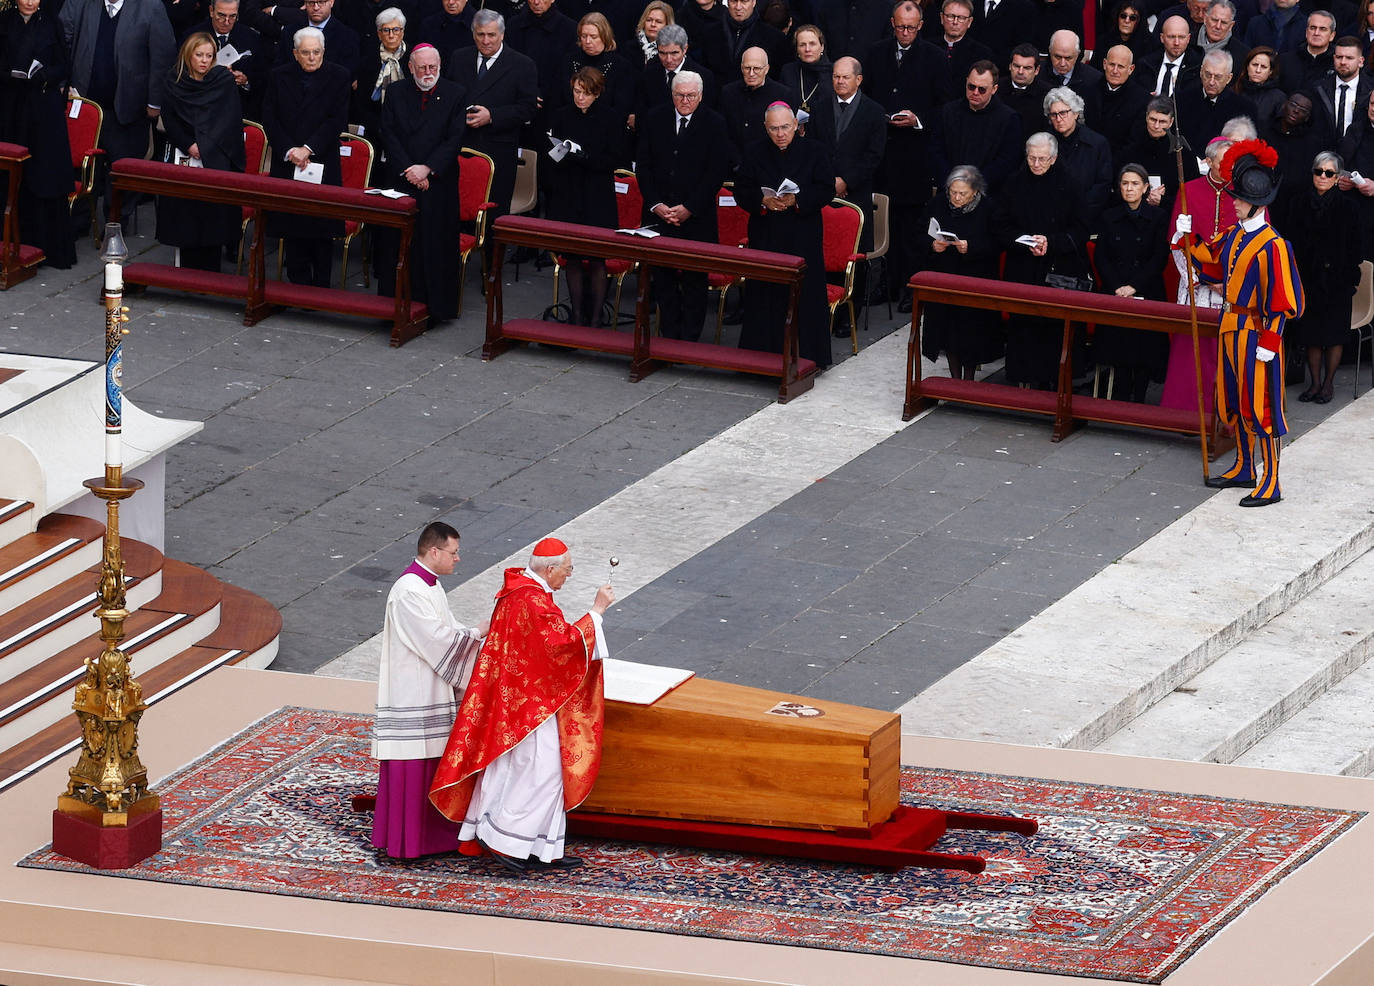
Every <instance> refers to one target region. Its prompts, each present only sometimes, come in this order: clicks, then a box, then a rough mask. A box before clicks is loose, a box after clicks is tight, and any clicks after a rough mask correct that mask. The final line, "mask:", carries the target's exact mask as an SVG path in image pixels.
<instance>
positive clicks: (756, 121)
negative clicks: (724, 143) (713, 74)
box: [720, 79, 796, 170]
mask: <svg viewBox="0 0 1374 986" xmlns="http://www.w3.org/2000/svg"><path fill="white" fill-rule="evenodd" d="M787 97H788V92H787V87H786V86H784V85H783V84H782V83H781V82H774V81H773V80H772V79H764V80H763V85H761V86H756V87H754V88H752V89H751V88H750V87H749V86H747V85H745V84H744V80H743V79H739V80H737V81H735V82H731V83H730V84H729V85H727V86H726V87H725V88H724V89H722V90H721V91H720V112H721V114H722V115H723V116H724V117H725V130H726V133H727V134H728V135H729V138H730V165H731V169H732V170H733V168H735V167H737V166H738V165H739V162H740V161H741V160H743V158H744V149H745V148H746V147H748V146H749V145H750V144H752V143H753V142H754V141H756V140H759V139H760V138H762V137H763V135H764V133H765V131H764V129H763V114H764V113H765V112H766V111H767V109H768V107H769V106H771V105H773V104H774V103H776V102H778V101H779V100H781V101H782V102H784V103H786V102H787ZM789 105H791V104H789ZM793 109H796V107H793Z"/></svg>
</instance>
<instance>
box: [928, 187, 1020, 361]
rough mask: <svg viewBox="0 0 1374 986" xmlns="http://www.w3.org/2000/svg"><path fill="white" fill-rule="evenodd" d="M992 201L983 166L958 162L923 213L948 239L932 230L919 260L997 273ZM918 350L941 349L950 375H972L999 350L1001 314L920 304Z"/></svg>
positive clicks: (972, 272) (931, 355) (956, 270)
mask: <svg viewBox="0 0 1374 986" xmlns="http://www.w3.org/2000/svg"><path fill="white" fill-rule="evenodd" d="M992 219H993V205H992V203H991V202H990V201H989V200H988V198H987V182H986V181H984V180H983V175H982V172H980V171H979V170H978V169H977V168H975V167H973V166H972V165H968V164H961V165H959V166H958V167H957V168H955V169H954V170H953V171H951V172H950V173H949V177H948V178H946V179H945V194H944V195H943V196H940V195H937V196H935V198H933V199H931V202H930V205H929V206H928V207H927V209H926V214H925V216H924V217H922V219H921V229H923V230H929V229H930V224H931V221H932V220H933V221H934V222H935V223H936V224H937V225H938V226H939V227H940V230H942V231H943V232H945V233H947V234H950V235H951V236H955V237H956V239H954V240H948V239H946V238H943V237H938V236H931V237H930V238H929V240H928V242H927V245H926V251H925V256H924V258H923V260H922V264H921V268H922V269H923V270H933V271H940V272H941V273H944V274H963V275H965V276H967V277H988V278H996V277H997V258H998V257H999V256H1000V255H1001V253H1002V247H1001V246H1000V245H999V244H998V242H997V240H996V237H995V236H994V235H993V223H992ZM921 310H922V312H924V316H925V317H924V318H923V319H922V321H921V354H922V355H923V356H925V358H926V359H928V360H936V359H938V358H939V356H940V353H941V352H943V353H944V354H945V356H946V358H947V359H948V360H949V375H950V376H951V377H953V378H954V379H955V380H959V379H963V380H972V379H974V372H975V371H976V370H977V369H978V365H979V364H980V363H991V362H992V361H993V360H995V359H999V358H1001V356H1002V338H1001V337H1002V331H1001V330H1002V319H1001V316H1000V315H999V314H998V313H997V312H993V311H984V310H982V309H980V308H960V307H957V306H952V305H936V304H927V305H924V306H923V307H922V309H921Z"/></svg>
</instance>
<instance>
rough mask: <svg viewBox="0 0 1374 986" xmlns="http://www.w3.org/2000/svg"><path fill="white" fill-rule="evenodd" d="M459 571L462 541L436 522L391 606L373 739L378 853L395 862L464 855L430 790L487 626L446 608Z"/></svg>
mask: <svg viewBox="0 0 1374 986" xmlns="http://www.w3.org/2000/svg"><path fill="white" fill-rule="evenodd" d="M457 564H458V532H457V531H455V530H454V529H453V528H452V527H450V526H449V525H448V524H445V523H443V522H442V521H435V522H434V523H432V524H430V525H429V526H427V527H426V528H425V529H424V530H423V531H421V532H420V539H419V543H418V544H417V545H416V548H415V560H414V561H413V562H411V563H410V567H409V568H407V569H406V570H405V571H404V572H403V573H401V577H400V578H399V579H397V580H396V583H395V585H393V586H392V587H391V592H390V593H389V594H388V595H387V598H386V621H385V623H384V624H383V625H382V659H381V666H380V667H379V669H378V673H377V719H376V723H375V725H374V727H373V738H372V756H373V757H374V758H375V759H376V760H377V761H378V768H379V776H378V779H377V811H376V814H375V815H374V816H373V819H372V847H373V848H374V849H381V850H382V851H383V852H385V853H386V854H387V855H388V856H390V857H391V858H392V859H414V858H416V857H417V856H426V855H429V854H430V853H440V852H452V851H454V850H455V849H457V848H458V825H457V823H456V822H452V821H449V820H448V819H447V818H445V817H444V816H443V815H441V814H440V813H439V812H438V811H437V810H435V808H434V806H433V805H432V804H430V801H429V786H430V784H431V783H432V782H433V780H434V771H435V769H436V768H437V767H438V766H439V758H440V757H441V756H442V755H443V752H444V746H445V745H446V744H447V743H448V737H449V732H450V731H451V730H452V728H453V720H454V716H455V715H456V714H457V712H458V702H457V699H456V698H455V695H456V694H461V692H462V689H463V688H464V686H465V685H466V684H467V678H468V675H470V674H471V673H472V666H473V663H474V662H475V661H476V658H477V652H478V649H479V648H480V647H481V638H482V637H484V636H486V632H487V621H485V620H483V621H482V623H481V624H480V625H478V626H475V627H467V626H464V625H463V624H461V623H459V622H458V620H457V619H456V618H455V617H454V615H453V611H452V610H451V609H450V608H449V605H448V599H447V597H445V595H444V587H443V586H442V585H440V584H439V576H441V575H452V574H453V570H454V568H455V566H457Z"/></svg>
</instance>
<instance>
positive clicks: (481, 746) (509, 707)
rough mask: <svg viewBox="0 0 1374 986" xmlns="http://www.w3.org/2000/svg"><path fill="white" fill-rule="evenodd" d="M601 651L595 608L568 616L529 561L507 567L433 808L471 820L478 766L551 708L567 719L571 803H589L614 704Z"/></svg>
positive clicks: (566, 792)
mask: <svg viewBox="0 0 1374 986" xmlns="http://www.w3.org/2000/svg"><path fill="white" fill-rule="evenodd" d="M595 652H596V628H595V625H594V624H593V623H592V618H591V615H590V614H587V615H585V616H583V617H582V618H581V619H580V620H578V621H577V622H576V623H569V622H568V621H567V620H566V619H564V617H563V612H562V610H560V609H559V608H558V606H557V605H555V603H554V601H553V594H552V593H549V592H546V591H545V590H544V588H543V586H541V585H540V584H539V583H538V582H536V581H534V580H533V579H531V578H530V577H529V576H528V575H525V574H524V570H523V569H520V568H508V569H506V582H505V585H503V586H502V587H501V591H500V592H498V593H497V594H496V609H495V611H494V612H493V613H492V615H491V631H490V632H489V633H488V634H487V639H486V643H484V644H483V645H482V651H481V653H480V654H479V655H478V656H477V666H476V668H475V669H474V670H473V672H472V681H471V683H470V684H469V685H468V688H467V692H466V693H465V694H464V695H463V704H462V706H461V707H460V708H459V710H458V718H457V720H456V721H455V722H454V724H453V732H452V734H450V736H449V738H448V747H447V749H445V751H444V756H443V759H442V760H440V762H439V769H438V770H437V771H436V772H435V775H434V783H433V784H432V785H431V786H430V789H429V800H430V801H432V802H433V803H434V807H436V808H438V809H439V811H441V812H442V813H443V814H444V815H446V816H447V817H448V818H451V819H453V820H454V821H456V822H460V821H462V820H463V815H464V813H465V812H466V811H467V807H468V802H469V801H470V800H471V798H472V788H473V784H474V783H475V782H476V779H477V774H478V773H479V772H480V771H482V770H484V769H485V768H486V767H487V765H488V764H490V763H491V762H492V761H493V760H495V759H496V758H497V757H499V756H500V755H501V754H503V753H505V752H506V751H507V750H510V749H511V748H512V747H514V746H515V744H517V743H519V742H520V741H521V740H522V739H524V738H525V737H526V736H528V735H529V734H530V733H532V732H534V730H535V727H537V726H538V725H539V724H540V723H542V722H543V721H544V720H546V719H548V718H549V717H550V716H557V718H558V742H559V747H560V749H561V750H562V754H563V807H564V808H565V809H572V808H576V807H577V806H578V805H580V804H581V803H582V802H583V801H585V800H586V798H587V795H589V794H590V793H591V790H592V785H593V784H594V783H596V774H597V771H598V770H599V769H600V767H601V728H602V721H603V719H604V716H605V708H606V703H605V696H604V695H603V693H602V675H601V662H600V661H593V660H592V655H593V654H594V653H595Z"/></svg>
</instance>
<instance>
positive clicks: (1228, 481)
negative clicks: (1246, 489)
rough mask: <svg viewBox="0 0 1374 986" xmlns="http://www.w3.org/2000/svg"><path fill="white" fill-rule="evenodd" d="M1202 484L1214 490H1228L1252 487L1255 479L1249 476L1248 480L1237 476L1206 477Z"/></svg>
mask: <svg viewBox="0 0 1374 986" xmlns="http://www.w3.org/2000/svg"><path fill="white" fill-rule="evenodd" d="M1203 482H1205V483H1206V484H1207V485H1208V486H1210V487H1211V488H1212V489H1214V490H1229V489H1230V488H1231V487H1233V486H1254V485H1255V477H1254V476H1251V477H1250V478H1248V479H1242V478H1240V477H1239V476H1234V477H1226V476H1208V477H1207V478H1206V479H1205V480H1203Z"/></svg>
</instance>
